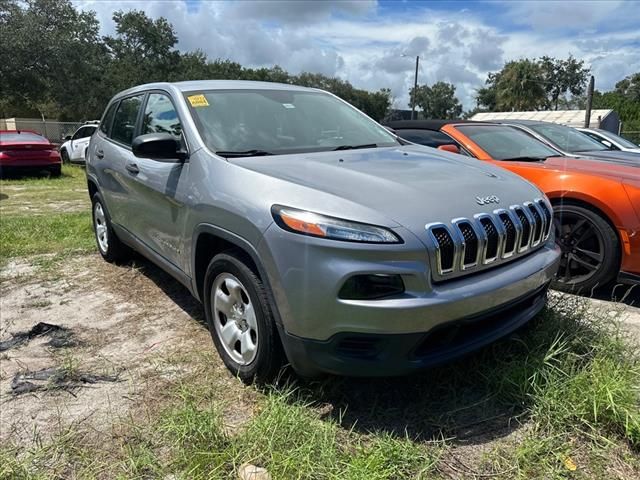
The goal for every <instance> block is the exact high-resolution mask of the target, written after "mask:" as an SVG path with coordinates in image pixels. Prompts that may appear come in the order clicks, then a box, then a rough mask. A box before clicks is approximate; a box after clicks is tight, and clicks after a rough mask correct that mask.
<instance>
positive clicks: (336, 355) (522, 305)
mask: <svg viewBox="0 0 640 480" xmlns="http://www.w3.org/2000/svg"><path fill="white" fill-rule="evenodd" d="M547 290H548V285H544V286H542V287H540V288H538V289H537V290H536V291H534V292H530V293H528V294H527V295H525V296H523V297H520V298H518V299H516V300H513V301H511V302H508V303H506V304H503V305H500V306H498V307H496V308H494V309H492V310H489V311H487V312H483V313H482V314H480V315H474V316H470V317H466V318H462V319H460V320H454V321H451V322H448V323H445V324H442V325H440V326H438V327H436V328H434V329H432V330H430V331H428V332H417V333H406V334H364V333H350V332H343V333H339V334H336V335H334V336H332V337H331V338H330V339H328V340H326V341H319V340H313V339H305V338H300V337H297V336H294V335H290V334H287V333H286V332H284V331H281V332H280V333H281V335H280V336H281V338H282V343H283V346H284V349H285V352H286V354H287V357H288V359H289V362H290V363H291V366H292V367H293V368H294V370H296V371H297V372H298V373H299V374H300V375H303V376H316V375H318V374H321V373H331V374H336V375H345V376H370V377H374V376H397V375H406V374H410V373H413V372H416V371H419V370H422V369H425V368H429V367H433V366H436V365H440V364H442V363H446V362H449V361H451V360H453V359H455V358H458V357H461V356H463V355H466V354H468V353H471V352H473V351H475V350H477V349H479V348H481V347H483V346H485V345H488V344H490V343H492V342H493V341H495V340H497V339H499V338H501V337H504V336H506V335H508V334H510V333H512V332H513V331H515V330H517V329H518V328H520V327H521V326H523V325H524V324H526V323H527V322H528V321H529V320H531V319H532V318H533V317H535V316H536V315H537V314H538V312H540V310H542V308H543V307H544V305H545V303H546V298H547Z"/></svg>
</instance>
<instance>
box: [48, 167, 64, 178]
mask: <svg viewBox="0 0 640 480" xmlns="http://www.w3.org/2000/svg"><path fill="white" fill-rule="evenodd" d="M49 175H51V176H52V177H59V176H60V175H62V165H56V166H55V167H51V168H49Z"/></svg>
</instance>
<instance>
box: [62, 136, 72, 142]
mask: <svg viewBox="0 0 640 480" xmlns="http://www.w3.org/2000/svg"><path fill="white" fill-rule="evenodd" d="M63 140H64V141H65V142H68V141H69V140H71V135H67V136H66V137H64V139H63Z"/></svg>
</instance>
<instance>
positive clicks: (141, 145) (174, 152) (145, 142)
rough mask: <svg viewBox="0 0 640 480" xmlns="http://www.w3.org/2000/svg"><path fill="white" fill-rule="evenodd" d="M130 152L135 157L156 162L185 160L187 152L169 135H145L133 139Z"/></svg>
mask: <svg viewBox="0 0 640 480" xmlns="http://www.w3.org/2000/svg"><path fill="white" fill-rule="evenodd" d="M131 150H132V151H133V154H134V155H135V156H136V157H140V158H149V159H151V160H158V161H161V162H162V161H175V162H178V161H182V160H186V158H187V152H186V151H185V150H183V149H182V146H181V145H180V141H179V140H178V139H177V138H176V137H174V136H173V135H171V134H169V133H147V134H145V135H139V136H137V137H136V138H134V139H133V143H132V144H131Z"/></svg>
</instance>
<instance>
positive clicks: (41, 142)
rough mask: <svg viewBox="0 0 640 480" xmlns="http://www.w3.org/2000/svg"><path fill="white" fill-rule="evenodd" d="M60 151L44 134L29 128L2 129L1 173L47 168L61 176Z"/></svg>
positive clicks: (0, 146) (51, 172)
mask: <svg viewBox="0 0 640 480" xmlns="http://www.w3.org/2000/svg"><path fill="white" fill-rule="evenodd" d="M61 168H62V160H61V159H60V153H58V151H57V150H56V148H55V146H54V145H52V144H51V142H50V141H49V140H47V139H46V138H45V137H43V136H42V135H39V134H37V133H36V132H31V131H29V130H0V175H4V174H6V173H22V172H28V171H31V172H37V171H41V170H47V171H49V173H50V174H51V176H52V177H59V176H60V173H61Z"/></svg>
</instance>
